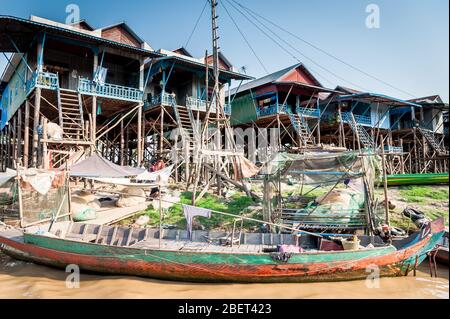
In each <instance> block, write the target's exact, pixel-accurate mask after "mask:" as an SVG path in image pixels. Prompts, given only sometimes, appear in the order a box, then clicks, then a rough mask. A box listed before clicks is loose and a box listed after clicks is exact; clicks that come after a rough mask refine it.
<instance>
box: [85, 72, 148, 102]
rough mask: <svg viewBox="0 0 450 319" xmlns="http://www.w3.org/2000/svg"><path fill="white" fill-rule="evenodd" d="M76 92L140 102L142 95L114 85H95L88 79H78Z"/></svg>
mask: <svg viewBox="0 0 450 319" xmlns="http://www.w3.org/2000/svg"><path fill="white" fill-rule="evenodd" d="M78 92H80V93H82V94H87V95H95V96H101V97H106V98H112V99H119V100H126V101H132V102H140V101H142V99H143V96H144V93H143V92H142V91H140V90H138V89H135V88H130V87H126V86H121V85H116V84H109V83H105V84H101V85H100V84H96V83H94V82H93V81H91V80H89V79H84V78H80V79H79V81H78Z"/></svg>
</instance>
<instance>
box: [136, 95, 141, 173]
mask: <svg viewBox="0 0 450 319" xmlns="http://www.w3.org/2000/svg"><path fill="white" fill-rule="evenodd" d="M142 106H143V104H142V103H141V104H140V107H139V108H138V116H137V143H136V147H137V166H141V161H142Z"/></svg>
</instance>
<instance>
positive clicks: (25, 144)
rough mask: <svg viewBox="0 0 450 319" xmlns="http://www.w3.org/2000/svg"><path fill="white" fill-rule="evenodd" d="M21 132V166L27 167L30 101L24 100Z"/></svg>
mask: <svg viewBox="0 0 450 319" xmlns="http://www.w3.org/2000/svg"><path fill="white" fill-rule="evenodd" d="M24 125H25V127H24V132H23V135H24V136H23V163H22V165H23V167H25V168H28V159H29V157H28V156H29V150H30V145H29V144H30V102H28V99H27V100H26V101H25V123H24Z"/></svg>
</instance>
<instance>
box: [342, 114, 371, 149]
mask: <svg viewBox="0 0 450 319" xmlns="http://www.w3.org/2000/svg"><path fill="white" fill-rule="evenodd" d="M347 120H348V125H349V126H350V128H351V129H352V131H353V132H355V133H356V135H357V136H358V138H359V142H360V144H361V146H364V148H372V149H375V142H374V141H373V138H372V136H370V134H369V133H367V131H366V129H365V128H364V127H363V126H362V125H361V124H359V123H358V122H356V120H355V117H354V116H353V113H351V112H350V114H349V116H348V118H347Z"/></svg>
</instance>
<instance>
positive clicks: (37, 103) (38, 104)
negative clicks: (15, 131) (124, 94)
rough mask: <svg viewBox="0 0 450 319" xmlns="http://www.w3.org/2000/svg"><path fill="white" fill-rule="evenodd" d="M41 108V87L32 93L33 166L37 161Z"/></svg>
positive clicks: (35, 165)
mask: <svg viewBox="0 0 450 319" xmlns="http://www.w3.org/2000/svg"><path fill="white" fill-rule="evenodd" d="M40 109H41V88H39V87H38V88H36V89H35V95H34V117H33V165H32V166H33V167H37V161H38V146H39V145H38V126H39V115H40Z"/></svg>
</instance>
